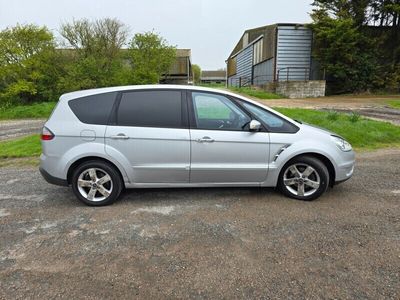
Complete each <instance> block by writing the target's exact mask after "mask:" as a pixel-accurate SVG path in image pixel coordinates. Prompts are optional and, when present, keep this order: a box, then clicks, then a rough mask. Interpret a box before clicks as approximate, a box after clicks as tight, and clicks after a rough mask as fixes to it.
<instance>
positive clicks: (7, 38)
mask: <svg viewBox="0 0 400 300" xmlns="http://www.w3.org/2000/svg"><path fill="white" fill-rule="evenodd" d="M60 70H61V69H60V65H59V60H58V57H57V54H56V52H55V41H54V37H53V34H52V33H51V32H50V31H49V30H48V29H47V28H46V27H38V26H35V25H17V26H15V27H11V28H6V29H4V30H3V31H1V32H0V101H1V103H0V105H2V106H4V105H9V104H13V103H30V102H34V101H39V100H41V101H43V100H44V101H46V100H52V99H53V97H54V96H55V95H56V94H57V88H56V81H55V80H54V79H55V78H58V76H59V73H60Z"/></svg>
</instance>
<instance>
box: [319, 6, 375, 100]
mask: <svg viewBox="0 0 400 300" xmlns="http://www.w3.org/2000/svg"><path fill="white" fill-rule="evenodd" d="M312 18H313V24H312V25H311V27H312V29H313V32H314V39H315V42H314V55H315V57H316V58H317V60H318V61H319V63H320V64H321V67H322V68H324V69H325V71H326V73H327V74H328V76H329V77H331V79H332V80H333V81H334V82H335V83H336V84H335V85H334V88H335V89H336V91H335V92H337V93H343V92H361V91H366V90H368V89H369V88H371V87H372V86H373V82H374V80H375V78H376V71H377V63H376V60H375V55H374V54H375V53H374V45H373V41H371V40H369V39H368V38H365V37H364V36H363V34H362V33H360V32H359V31H358V30H357V27H356V26H355V24H354V21H353V20H352V19H350V18H340V19H333V18H331V17H330V16H329V15H328V14H326V13H325V12H323V11H322V12H321V11H319V12H314V13H313V14H312Z"/></svg>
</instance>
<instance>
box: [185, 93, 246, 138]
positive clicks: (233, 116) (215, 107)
mask: <svg viewBox="0 0 400 300" xmlns="http://www.w3.org/2000/svg"><path fill="white" fill-rule="evenodd" d="M192 99H193V108H194V115H195V120H196V126H197V128H198V129H210V130H244V128H245V127H246V125H247V124H248V123H249V122H250V121H251V119H250V117H249V116H248V115H247V114H246V113H245V112H244V111H242V110H241V109H240V108H239V107H238V106H236V105H235V104H234V103H232V101H231V100H229V99H228V98H226V97H224V96H222V95H217V94H211V93H199V92H193V93H192Z"/></svg>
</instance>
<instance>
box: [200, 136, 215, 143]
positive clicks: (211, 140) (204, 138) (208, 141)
mask: <svg viewBox="0 0 400 300" xmlns="http://www.w3.org/2000/svg"><path fill="white" fill-rule="evenodd" d="M197 142H198V143H214V142H215V140H214V139H212V138H210V137H209V136H203V137H202V138H201V139H198V140H197Z"/></svg>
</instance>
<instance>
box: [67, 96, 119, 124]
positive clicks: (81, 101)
mask: <svg viewBox="0 0 400 300" xmlns="http://www.w3.org/2000/svg"><path fill="white" fill-rule="evenodd" d="M116 97H117V93H116V92H113V93H104V94H96V95H91V96H86V97H82V98H77V99H73V100H70V101H69V102H68V105H69V107H70V108H71V110H72V112H73V113H74V114H75V116H76V117H77V118H78V119H79V121H81V122H83V123H86V124H95V125H107V123H108V119H109V117H110V113H111V110H112V107H113V105H114V102H115V99H116Z"/></svg>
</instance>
